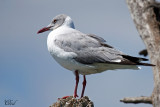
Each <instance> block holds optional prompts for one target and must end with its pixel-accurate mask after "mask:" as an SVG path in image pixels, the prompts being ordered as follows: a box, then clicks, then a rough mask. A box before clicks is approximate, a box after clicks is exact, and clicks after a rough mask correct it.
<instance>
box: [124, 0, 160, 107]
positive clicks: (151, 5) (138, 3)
mask: <svg viewBox="0 0 160 107" xmlns="http://www.w3.org/2000/svg"><path fill="white" fill-rule="evenodd" d="M126 1H127V4H128V7H129V10H130V13H131V17H132V19H133V21H134V23H135V25H136V28H137V30H138V32H139V34H140V37H141V39H142V40H143V42H144V44H145V46H146V49H147V52H148V55H149V57H150V61H151V63H152V64H155V65H156V66H154V67H153V76H154V89H153V92H152V95H151V96H150V97H148V98H151V103H152V104H153V106H154V107H160V5H159V3H157V2H156V1H155V0H126ZM136 99H137V98H136ZM140 102H141V103H144V100H142V101H140V100H139V103H140Z"/></svg>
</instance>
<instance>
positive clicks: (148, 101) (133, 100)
mask: <svg viewBox="0 0 160 107" xmlns="http://www.w3.org/2000/svg"><path fill="white" fill-rule="evenodd" d="M120 101H121V102H124V103H134V104H138V103H145V104H152V98H151V97H145V96H141V97H126V98H124V99H122V100H120Z"/></svg>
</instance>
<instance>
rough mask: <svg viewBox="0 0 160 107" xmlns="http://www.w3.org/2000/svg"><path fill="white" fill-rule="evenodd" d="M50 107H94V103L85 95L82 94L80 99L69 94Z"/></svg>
mask: <svg viewBox="0 0 160 107" xmlns="http://www.w3.org/2000/svg"><path fill="white" fill-rule="evenodd" d="M50 107H94V104H93V102H92V101H91V100H89V98H88V97H87V96H84V97H82V98H80V99H76V98H73V96H70V97H68V98H66V99H62V98H60V99H59V100H58V101H57V102H55V103H54V104H53V105H52V106H50Z"/></svg>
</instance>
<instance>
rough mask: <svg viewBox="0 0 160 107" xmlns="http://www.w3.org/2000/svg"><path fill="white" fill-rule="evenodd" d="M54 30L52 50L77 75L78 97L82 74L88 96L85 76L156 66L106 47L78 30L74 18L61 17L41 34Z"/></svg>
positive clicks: (100, 40)
mask: <svg viewBox="0 0 160 107" xmlns="http://www.w3.org/2000/svg"><path fill="white" fill-rule="evenodd" d="M45 31H51V32H50V33H49V35H48V39H47V46H48V51H49V52H50V54H51V55H52V56H53V58H54V59H55V60H56V61H57V62H58V63H59V64H60V65H61V66H63V67H64V68H66V69H68V70H71V71H73V72H74V73H75V76H76V85H75V90H74V95H73V96H74V97H75V98H76V97H78V95H77V88H78V83H79V74H82V75H83V88H82V93H81V97H83V95H84V91H85V86H86V77H85V75H89V74H95V73H101V72H103V71H107V70H116V69H136V70H137V69H139V67H137V65H144V66H154V65H152V64H148V63H142V62H141V61H147V59H145V58H140V57H133V56H129V55H126V54H124V53H122V52H121V51H119V50H117V49H115V48H114V47H112V46H110V45H108V44H106V43H105V42H106V41H105V40H104V39H103V38H101V37H99V36H96V35H94V34H84V33H82V32H80V31H78V30H76V29H75V27H74V23H73V21H72V19H71V18H70V17H69V16H67V15H65V14H60V15H57V16H56V17H54V18H53V20H52V22H51V23H50V24H49V25H48V26H47V27H45V28H42V29H41V30H39V31H38V32H37V33H42V32H45Z"/></svg>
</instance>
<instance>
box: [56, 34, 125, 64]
mask: <svg viewBox="0 0 160 107" xmlns="http://www.w3.org/2000/svg"><path fill="white" fill-rule="evenodd" d="M67 35H68V36H67ZM67 35H66V34H65V35H64V37H65V39H60V40H56V41H55V44H56V45H57V46H58V47H60V48H61V49H63V50H64V51H67V52H74V53H76V54H77V56H76V57H74V59H75V60H76V61H78V62H80V63H83V64H93V63H121V62H123V60H124V58H123V57H122V55H124V54H123V53H122V52H120V51H118V50H116V49H114V48H113V47H112V46H110V45H108V44H105V43H104V42H105V40H104V39H103V38H101V37H98V36H96V35H91V34H89V35H85V34H82V33H81V34H80V33H77V32H75V33H72V34H67ZM61 36H62V35H61Z"/></svg>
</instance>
